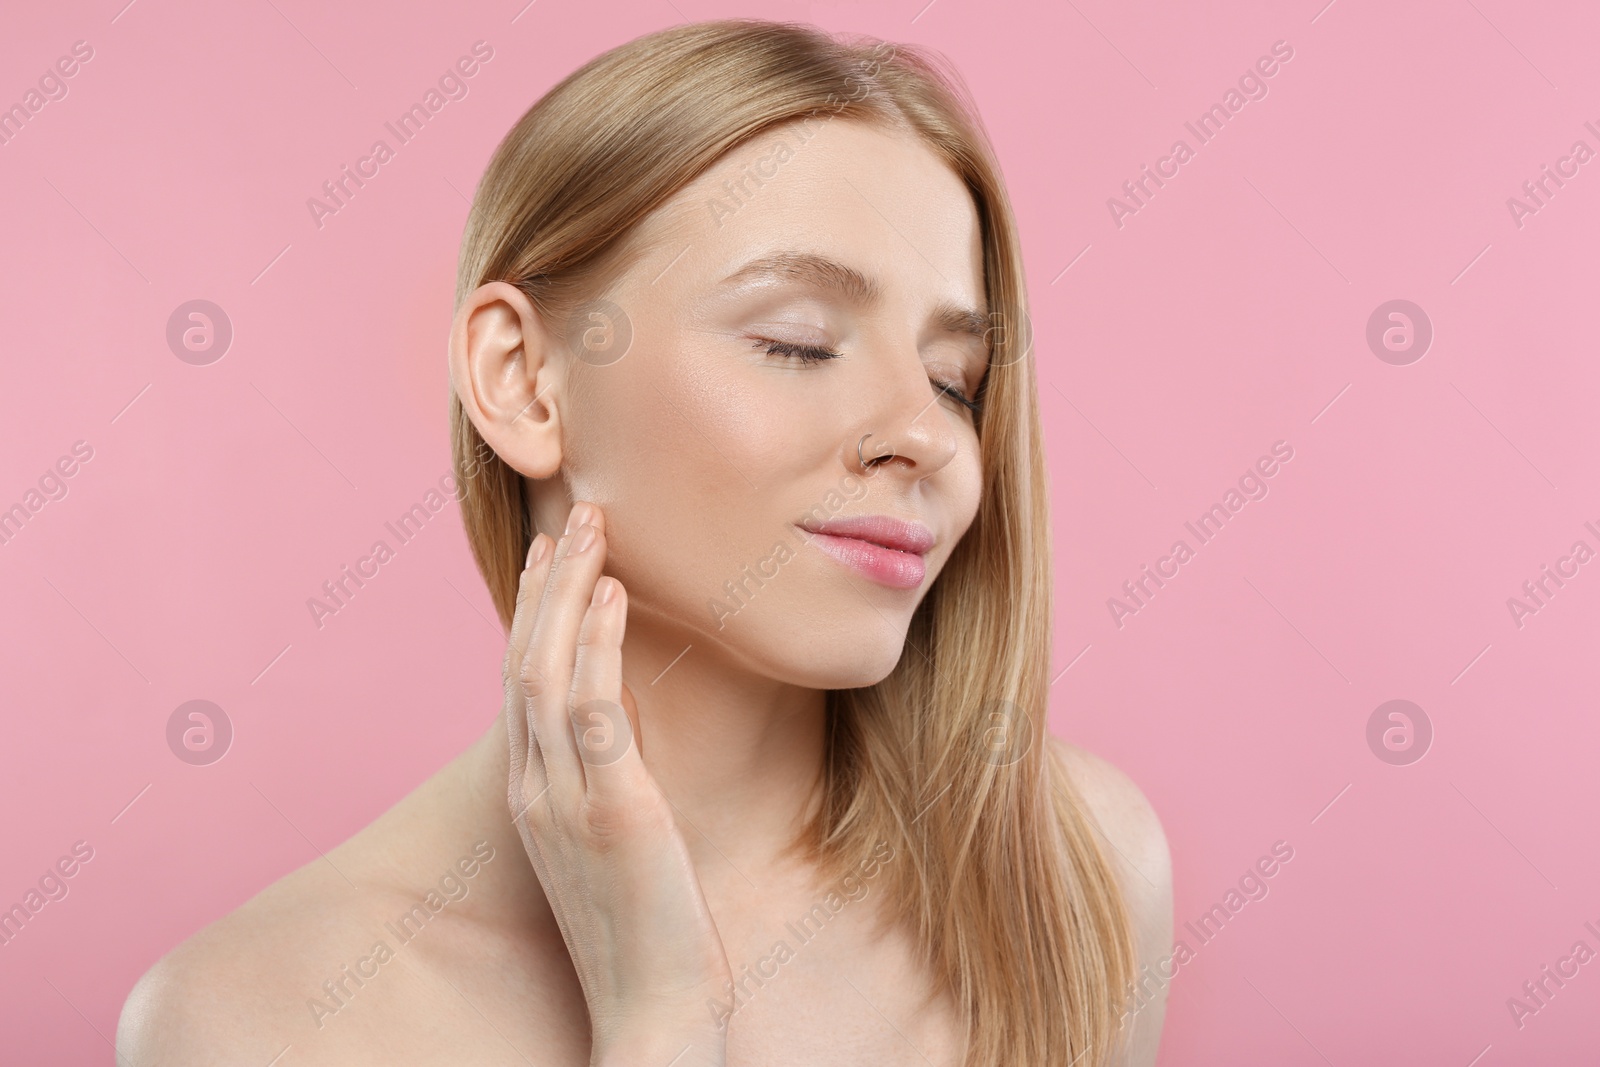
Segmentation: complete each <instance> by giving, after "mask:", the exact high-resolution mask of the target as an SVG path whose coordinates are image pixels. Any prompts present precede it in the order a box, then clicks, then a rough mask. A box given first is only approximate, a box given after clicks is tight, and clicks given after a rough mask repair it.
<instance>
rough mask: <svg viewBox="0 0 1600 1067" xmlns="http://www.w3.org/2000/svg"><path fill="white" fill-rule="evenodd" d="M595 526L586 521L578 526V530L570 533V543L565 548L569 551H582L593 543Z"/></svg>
mask: <svg viewBox="0 0 1600 1067" xmlns="http://www.w3.org/2000/svg"><path fill="white" fill-rule="evenodd" d="M594 535H595V528H594V527H593V526H590V525H589V524H588V523H584V524H583V525H582V526H580V527H578V532H577V533H575V534H573V535H572V544H571V546H569V547H568V548H567V551H568V552H569V553H571V552H582V551H583V550H584V549H586V548H588V547H589V546H590V545H592V544H594Z"/></svg>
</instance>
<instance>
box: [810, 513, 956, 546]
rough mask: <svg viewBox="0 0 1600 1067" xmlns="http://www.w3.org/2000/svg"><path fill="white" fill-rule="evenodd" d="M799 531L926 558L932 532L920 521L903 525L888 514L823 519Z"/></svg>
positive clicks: (902, 522) (903, 523) (931, 539)
mask: <svg viewBox="0 0 1600 1067" xmlns="http://www.w3.org/2000/svg"><path fill="white" fill-rule="evenodd" d="M800 528H801V529H802V530H807V531H809V532H811V533H815V534H829V535H831V536H833V537H851V538H854V539H855V540H857V541H867V542H870V543H871V544H874V545H881V546H883V547H884V548H892V549H894V550H895V551H896V552H909V553H911V554H912V555H915V556H921V555H925V554H926V553H927V551H928V550H929V549H930V548H932V547H933V533H932V531H930V530H929V529H928V528H927V527H926V526H924V525H922V523H920V522H906V521H905V520H904V519H895V518H890V517H889V516H888V515H862V516H859V517H856V518H848V519H844V518H840V519H824V520H823V521H822V522H803V523H801V524H800Z"/></svg>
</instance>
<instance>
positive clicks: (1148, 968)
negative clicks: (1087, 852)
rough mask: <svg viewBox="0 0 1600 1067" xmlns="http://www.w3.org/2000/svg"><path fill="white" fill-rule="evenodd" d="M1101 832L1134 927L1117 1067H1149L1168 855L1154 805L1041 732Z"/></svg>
mask: <svg viewBox="0 0 1600 1067" xmlns="http://www.w3.org/2000/svg"><path fill="white" fill-rule="evenodd" d="M1047 738H1048V742H1047V743H1048V744H1049V746H1050V749H1051V751H1052V753H1053V754H1054V756H1055V758H1056V759H1057V760H1058V761H1059V763H1060V765H1061V766H1062V767H1064V768H1065V770H1066V774H1067V777H1068V778H1069V779H1070V780H1071V781H1072V784H1073V785H1074V786H1075V787H1076V789H1077V792H1078V795H1079V796H1080V797H1081V798H1082V800H1083V803H1084V806H1085V807H1087V808H1088V809H1089V814H1090V816H1091V817H1092V818H1093V820H1094V823H1095V825H1096V826H1097V827H1098V828H1099V831H1100V834H1101V844H1102V845H1104V846H1109V847H1108V848H1106V850H1105V851H1106V855H1107V856H1108V858H1109V859H1110V861H1111V864H1112V866H1113V868H1114V869H1115V870H1116V872H1117V878H1118V882H1119V884H1120V885H1121V887H1122V890H1123V898H1124V900H1125V901H1126V902H1127V905H1128V912H1129V918H1130V919H1131V920H1132V922H1133V936H1134V951H1135V953H1136V955H1137V967H1138V973H1137V974H1136V975H1135V977H1134V985H1133V988H1131V989H1129V990H1126V991H1119V992H1122V993H1123V994H1124V996H1123V1025H1124V1026H1128V1027H1130V1029H1129V1032H1128V1034H1127V1035H1126V1036H1127V1039H1128V1043H1127V1045H1126V1046H1124V1052H1123V1056H1122V1058H1121V1060H1120V1061H1119V1062H1120V1063H1121V1064H1125V1065H1128V1067H1149V1065H1152V1064H1154V1063H1155V1060H1156V1052H1157V1049H1158V1048H1159V1046H1160V1041H1161V1028H1162V1024H1163V1022H1164V1020H1165V1016H1166V1000H1167V996H1166V993H1167V981H1168V979H1170V978H1171V975H1172V972H1171V969H1170V968H1169V967H1168V966H1167V964H1168V963H1169V962H1170V959H1171V955H1172V856H1171V854H1170V852H1169V851H1168V848H1167V836H1166V833H1165V832H1164V831H1163V830H1162V828H1161V820H1160V818H1158V817H1157V815H1156V812H1155V808H1154V807H1152V806H1151V804H1150V801H1149V800H1148V799H1146V797H1145V795H1144V793H1143V792H1142V791H1141V790H1140V789H1139V787H1138V786H1137V785H1135V784H1134V783H1133V780H1132V779H1131V778H1129V777H1128V776H1127V775H1126V774H1124V773H1123V772H1122V771H1121V770H1119V769H1118V768H1117V767H1116V766H1114V765H1113V764H1112V763H1110V762H1109V761H1107V760H1104V759H1101V758H1100V757H1099V756H1096V755H1094V754H1093V753H1090V752H1087V751H1085V750H1084V749H1082V748H1079V747H1078V746H1077V745H1073V744H1069V743H1068V742H1066V741H1063V740H1061V739H1060V738H1058V737H1055V736H1052V735H1047Z"/></svg>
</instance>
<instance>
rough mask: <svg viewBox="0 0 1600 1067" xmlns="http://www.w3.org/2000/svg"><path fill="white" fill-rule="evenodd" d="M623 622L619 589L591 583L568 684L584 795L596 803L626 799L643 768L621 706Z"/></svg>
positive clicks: (607, 581) (613, 583)
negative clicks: (592, 586) (589, 597)
mask: <svg viewBox="0 0 1600 1067" xmlns="http://www.w3.org/2000/svg"><path fill="white" fill-rule="evenodd" d="M627 618H628V603H627V593H626V591H625V590H624V589H623V588H622V583H621V582H619V581H617V580H616V579H615V578H612V577H602V578H601V579H600V580H599V581H597V582H596V583H595V590H594V596H593V598H592V599H591V600H590V603H589V610H588V613H587V614H585V616H584V619H583V626H582V628H581V629H580V630H579V632H578V656H577V661H576V663H575V664H574V665H573V679H572V721H573V731H574V738H575V741H574V743H575V746H576V748H577V752H578V758H579V760H580V762H581V768H582V771H583V776H584V791H585V792H586V793H587V794H588V796H589V797H590V799H591V800H596V801H603V800H608V799H623V798H625V797H626V796H627V795H629V793H630V791H631V789H632V786H633V782H634V776H635V773H636V771H637V770H638V769H639V768H640V767H642V762H641V760H640V758H639V752H638V744H637V738H636V731H635V729H634V726H633V717H632V716H631V715H629V714H628V711H627V709H626V708H624V707H623V704H622V689H623V685H622V636H623V632H624V630H625V629H626V626H627ZM630 696H631V694H630Z"/></svg>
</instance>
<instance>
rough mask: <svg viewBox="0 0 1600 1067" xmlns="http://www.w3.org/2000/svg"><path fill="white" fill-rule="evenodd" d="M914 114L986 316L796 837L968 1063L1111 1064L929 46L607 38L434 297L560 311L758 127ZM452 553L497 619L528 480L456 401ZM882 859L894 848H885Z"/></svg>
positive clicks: (754, 34) (1095, 907) (979, 165)
mask: <svg viewBox="0 0 1600 1067" xmlns="http://www.w3.org/2000/svg"><path fill="white" fill-rule="evenodd" d="M834 119H850V120H854V121H858V122H864V123H870V124H874V125H876V126H878V127H880V128H886V129H892V130H909V131H912V132H914V133H915V134H916V135H918V136H920V137H921V138H922V140H923V141H924V142H925V143H926V144H927V145H928V146H929V147H930V148H931V150H932V151H933V152H934V153H935V154H936V155H937V156H938V157H939V158H941V159H942V160H944V161H945V162H946V163H947V164H948V165H949V167H950V168H951V169H952V170H953V171H954V172H955V173H956V174H958V175H960V177H961V178H962V179H963V180H964V181H965V183H966V185H967V187H968V189H969V190H970V192H971V195H972V198H973V201H974V203H975V204H976V206H977V211H978V216H979V219H980V224H981V226H982V236H983V261H984V276H985V277H984V281H985V287H986V290H987V296H988V301H989V306H990V308H991V309H993V321H994V324H995V328H994V329H993V330H992V331H991V336H990V342H991V344H990V364H989V369H988V371H987V372H986V375H985V380H984V383H983V387H982V393H983V397H984V411H983V415H982V419H981V423H980V427H979V434H980V441H981V452H982V466H983V495H982V499H981V502H980V505H979V508H978V511H977V515H976V518H975V519H974V521H973V524H972V526H971V527H970V528H969V530H968V532H967V534H966V535H965V537H964V538H963V539H962V541H961V542H960V543H959V544H958V545H957V547H956V549H955V551H954V553H953V554H952V556H951V558H950V560H949V562H948V563H947V564H946V566H945V568H944V570H943V571H942V572H941V574H940V575H939V577H938V579H937V580H936V581H935V582H934V585H933V587H932V588H931V589H930V590H929V592H928V594H927V595H926V596H925V597H924V599H923V602H922V603H921V604H920V605H919V606H918V609H917V611H916V612H915V614H914V615H913V618H912V624H911V627H910V629H909V631H908V633H907V635H906V646H907V647H906V648H905V649H904V650H903V652H902V655H901V657H900V661H899V663H898V665H897V666H896V667H895V669H894V670H893V672H891V673H890V675H889V676H888V677H886V678H884V679H883V680H882V681H880V682H878V683H877V684H876V685H872V686H869V687H865V688H859V689H847V690H833V691H830V692H829V694H828V701H827V708H828V735H827V751H826V758H825V767H824V772H823V780H822V783H821V790H822V794H821V796H822V803H821V804H820V806H818V807H817V808H816V809H815V815H814V817H813V818H812V819H811V820H810V822H809V823H808V824H807V825H806V827H805V829H804V832H803V833H802V834H801V835H800V837H799V838H798V839H797V840H796V841H795V842H794V843H793V846H792V847H794V848H797V849H803V850H804V851H805V853H806V854H807V855H808V856H810V857H811V858H812V859H813V860H814V861H815V862H816V863H817V864H818V865H819V868H820V869H821V870H822V871H823V872H824V873H825V874H826V875H828V876H829V878H830V880H834V879H838V878H841V877H843V876H844V875H845V874H846V873H848V872H850V871H852V870H854V869H856V868H858V867H859V865H860V864H861V863H862V862H863V861H865V860H866V858H867V857H868V856H869V855H871V854H873V853H874V851H875V850H879V851H878V855H879V856H880V858H881V856H882V852H881V848H882V846H881V843H882V842H887V843H888V845H889V846H890V847H892V848H893V849H894V854H895V861H894V862H892V863H888V864H887V865H885V866H884V867H883V869H882V873H881V874H880V875H878V876H876V878H875V880H876V881H877V882H878V884H879V885H880V886H882V887H883V888H882V891H883V892H884V893H885V894H886V897H885V899H886V900H887V901H889V902H890V907H889V911H888V912H887V915H888V916H889V917H890V918H891V919H892V921H894V922H897V923H900V924H903V926H904V928H905V929H907V930H908V931H909V932H910V933H911V934H912V935H913V937H914V940H915V943H916V944H917V946H918V951H920V952H921V953H922V962H923V964H924V965H925V966H926V967H927V968H928V970H929V973H930V974H931V975H932V976H933V979H934V981H935V983H936V986H937V988H939V989H942V990H944V991H946V992H948V993H950V994H951V995H952V996H953V999H954V1002H955V1003H956V1005H957V1007H958V1010H959V1012H960V1015H961V1025H962V1029H963V1037H964V1042H965V1044H964V1048H965V1057H964V1060H963V1063H964V1064H965V1065H967V1067H1002V1065H1012V1064H1019V1063H1020V1064H1051V1065H1065V1064H1069V1063H1070V1064H1074V1065H1080V1064H1081V1065H1082V1067H1088V1065H1091V1064H1100V1063H1107V1062H1111V1060H1112V1057H1113V1055H1115V1054H1116V1052H1117V1050H1118V1048H1119V1042H1120V1039H1121V1037H1122V1036H1123V1035H1122V1034H1121V1033H1120V1027H1119V1025H1118V1024H1119V1018H1120V1015H1121V1012H1120V1007H1121V999H1120V997H1119V996H1118V994H1119V993H1121V992H1122V991H1123V990H1124V989H1125V988H1128V987H1129V985H1130V983H1131V980H1132V978H1133V974H1134V967H1135V959H1134V952H1133V947H1132V937H1131V932H1130V924H1129V917H1128V912H1127V908H1126V905H1125V902H1124V900H1123V897H1122V894H1121V892H1120V891H1119V888H1118V884H1117V882H1116V880H1115V878H1114V876H1113V872H1112V869H1111V866H1110V864H1109V863H1108V861H1107V857H1106V855H1105V854H1104V853H1103V852H1102V851H1101V849H1100V847H1099V843H1098V842H1097V841H1096V839H1095V834H1096V832H1097V831H1096V830H1095V828H1094V827H1093V826H1092V825H1091V822H1090V818H1091V817H1090V816H1089V814H1088V813H1087V812H1086V810H1085V808H1084V805H1083V800H1082V798H1081V796H1080V795H1079V794H1078V793H1077V791H1076V789H1075V787H1074V785H1073V783H1072V781H1071V780H1070V778H1069V777H1068V775H1067V773H1066V769H1065V765H1064V764H1063V763H1061V762H1060V761H1059V760H1056V759H1054V758H1052V753H1051V750H1050V747H1049V745H1048V744H1047V736H1046V723H1045V707H1046V697H1047V693H1048V682H1047V680H1046V676H1047V672H1048V669H1049V668H1048V664H1049V659H1050V645H1051V642H1050V633H1051V566H1050V553H1049V546H1050V521H1049V500H1048V481H1047V477H1046V470H1045V455H1044V445H1043V437H1042V432H1041V425H1040V418H1039V403H1038V392H1037V383H1036V380H1035V369H1034V361H1033V353H1032V345H1031V333H1030V330H1029V327H1028V322H1029V320H1028V313H1027V295H1026V290H1025V286H1024V281H1023V268H1022V259H1021V253H1020V249H1019V247H1018V239H1017V232H1016V222H1015V219H1014V217H1013V214H1012V209H1011V204H1010V201H1009V199H1008V197H1007V194H1006V191H1005V186H1004V183H1003V180H1002V178H1001V175H1000V169H999V165H998V163H997V161H996V159H995V157H994V153H993V149H992V148H991V146H990V145H989V142H988V138H987V135H986V133H985V132H984V129H983V125H982V121H981V119H980V118H979V117H978V114H977V110H976V107H975V106H974V105H973V104H972V102H971V100H970V98H969V96H968V95H967V93H966V89H965V87H964V84H963V83H962V81H961V79H960V77H959V75H957V74H956V73H955V72H954V70H953V69H951V68H950V67H949V65H948V63H947V62H946V61H945V60H944V59H943V58H942V57H940V56H939V55H938V54H937V53H934V52H930V51H927V50H924V49H921V48H919V47H915V46H908V45H902V44H890V43H887V42H883V41H879V40H877V39H874V38H864V37H857V38H852V39H850V40H844V39H841V38H837V37H835V36H831V35H829V34H826V33H824V32H823V31H821V30H819V29H816V28H815V27H811V26H806V25H803V24H798V23H786V22H769V21H763V20H756V19H726V20H719V21H714V22H702V23H695V24H689V25H682V26H676V27H673V28H671V29H667V30H662V31H660V32H657V33H652V34H649V35H647V36H644V37H640V38H638V39H636V40H633V41H630V42H628V43H627V44H624V45H621V46H619V47H617V48H614V49H612V50H611V51H609V52H606V53H604V54H602V55H600V56H598V57H596V58H595V59H593V60H592V61H590V62H589V63H587V64H585V65H584V66H583V67H581V68H580V69H578V70H577V71H575V72H573V73H572V74H571V75H569V76H568V77H566V78H565V79H564V80H562V81H561V82H560V83H559V84H558V85H556V86H555V87H554V88H553V89H551V90H550V91H549V92H548V93H546V94H545V95H544V96H543V97H542V98H540V100H539V101H538V102H537V103H535V104H534V105H533V107H531V108H530V109H529V110H528V111H527V112H526V113H525V114H524V115H523V116H522V118H521V119H520V120H518V122H517V124H516V125H515V126H514V127H513V128H512V129H511V131H510V132H509V133H508V134H507V135H506V137H505V138H504V140H503V141H502V142H501V143H500V145H499V146H498V148H497V149H496V151H495V153H494V156H493V158H492V160H491V161H490V163H489V166H488V169H487V170H486V171H485V173H484V175H483V178H482V180H481V181H480V182H479V184H478V188H477V192H476V195H475V197H474V199H473V203H472V210H471V213H470V215H469V217H468V221H467V226H466V231H465V234H464V235H463V239H462V248H461V258H460V264H459V270H458V275H457V287H456V305H457V307H459V306H460V303H461V301H462V300H463V299H464V298H466V297H467V296H468V295H469V294H470V293H471V292H472V291H473V290H475V289H476V288H477V287H478V286H480V285H483V284H486V283H488V282H491V281H504V282H508V283H510V284H512V285H515V286H517V287H518V288H519V289H520V290H521V291H523V292H524V293H525V294H527V296H528V298H529V300H530V301H531V302H532V303H533V305H534V306H535V307H536V308H537V309H538V310H539V312H540V313H541V315H546V316H550V318H548V319H547V321H550V322H554V323H561V322H564V321H566V315H567V314H568V313H570V312H571V310H572V309H573V308H575V307H577V306H578V305H579V303H580V302H581V301H583V300H584V299H587V298H588V297H590V296H592V295H594V294H595V293H596V291H597V287H598V286H600V285H601V284H602V282H603V281H604V280H605V279H609V278H612V277H615V274H616V272H617V271H619V270H621V269H624V268H625V267H626V265H627V263H628V262H630V261H631V259H630V257H631V255H632V250H631V249H630V248H629V242H628V238H629V236H630V235H631V234H633V233H635V232H636V231H635V226H636V224H637V223H639V222H640V221H641V220H643V219H644V218H645V217H646V216H648V215H649V214H650V213H651V211H652V210H654V209H655V208H657V207H659V206H660V205H661V204H662V203H663V202H664V201H665V200H667V198H669V197H670V196H671V195H672V194H673V193H674V192H676V191H677V190H679V189H681V188H682V187H683V186H684V185H686V184H687V183H689V182H690V181H692V180H693V179H694V178H695V177H697V176H698V175H699V174H701V173H702V172H704V171H705V170H706V168H707V167H709V166H711V165H712V164H713V163H714V162H716V161H717V159H718V158H719V157H721V156H722V155H723V154H724V153H726V152H727V151H728V150H729V149H730V148H733V147H734V146H736V145H739V144H741V143H742V142H745V141H747V140H748V139H750V138H752V137H754V136H755V135H757V134H759V133H760V132H762V131H763V130H767V129H769V128H771V127H774V126H776V125H778V124H780V123H791V122H798V123H800V124H801V126H800V127H799V128H800V129H801V130H805V129H809V128H814V127H815V124H816V123H819V122H826V121H831V120H834ZM450 425H451V435H452V448H453V454H454V466H455V474H456V479H457V483H458V485H459V489H458V494H459V496H460V501H461V510H462V516H463V520H464V522H465V526H466V532H467V536H468V539H469V541H470V543H471V546H472V552H473V555H474V557H475V558H476V560H477V564H478V567H479V570H480V571H481V572H482V574H483V577H484V580H485V582H486V583H487V584H488V587H489V592H490V594H491V596H492V597H493V599H494V603H495V607H496V609H497V611H498V613H499V615H500V620H501V623H502V624H503V625H504V626H505V627H506V628H507V630H508V631H509V629H510V625H511V618H512V614H513V611H514V610H515V601H516V590H517V581H518V577H519V575H520V573H521V570H522V566H523V562H524V560H525V558H526V556H527V550H528V546H529V544H530V542H531V540H532V537H533V535H534V533H535V531H534V530H533V529H532V528H531V526H530V521H531V520H530V511H529V507H528V500H527V498H526V497H525V495H524V494H525V486H524V483H523V479H522V477H521V476H520V475H519V474H518V473H517V472H515V471H514V470H513V469H512V468H511V467H510V466H509V465H507V464H506V463H504V462H503V461H502V460H501V459H500V458H499V457H498V456H497V455H495V454H494V453H493V451H492V450H491V449H489V448H488V446H487V444H486V443H485V442H484V440H483V438H482V437H481V436H480V435H479V434H478V431H477V429H476V427H474V426H473V424H472V422H471V420H469V419H468V418H467V417H466V416H465V414H464V412H463V409H462V406H461V402H460V399H459V397H457V396H456V394H455V393H454V391H452V392H451V396H450ZM902 858H903V862H902Z"/></svg>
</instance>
